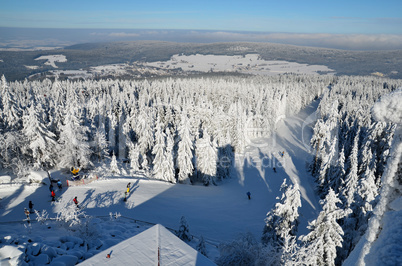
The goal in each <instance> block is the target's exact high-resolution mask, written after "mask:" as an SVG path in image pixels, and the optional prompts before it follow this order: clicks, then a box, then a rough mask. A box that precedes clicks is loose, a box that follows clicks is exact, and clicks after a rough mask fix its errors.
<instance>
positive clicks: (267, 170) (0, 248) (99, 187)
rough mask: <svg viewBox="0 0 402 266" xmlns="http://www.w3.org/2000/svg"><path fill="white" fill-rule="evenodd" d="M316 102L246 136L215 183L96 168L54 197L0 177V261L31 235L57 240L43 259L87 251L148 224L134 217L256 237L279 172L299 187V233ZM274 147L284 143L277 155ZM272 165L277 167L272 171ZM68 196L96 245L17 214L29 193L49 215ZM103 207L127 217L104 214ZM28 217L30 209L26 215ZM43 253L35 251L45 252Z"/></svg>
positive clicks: (309, 195)
mask: <svg viewBox="0 0 402 266" xmlns="http://www.w3.org/2000/svg"><path fill="white" fill-rule="evenodd" d="M316 106H317V103H313V104H312V105H311V106H308V107H307V108H306V109H304V110H302V112H300V113H299V114H298V115H296V116H293V117H289V118H286V119H284V120H283V121H279V122H278V123H277V134H276V135H275V136H272V137H271V138H270V139H258V140H250V141H249V143H248V146H247V147H246V150H245V152H244V154H242V155H237V157H236V169H237V172H236V173H235V174H234V175H233V177H232V178H231V179H228V180H225V181H224V182H223V184H220V185H219V186H209V187H205V186H202V185H194V186H191V185H182V184H170V183H165V182H160V181H154V180H147V179H145V178H141V176H140V175H139V176H138V177H129V176H118V177H110V176H103V177H101V178H100V179H99V180H98V181H94V182H92V183H90V184H87V185H84V186H77V187H68V188H66V187H64V188H63V189H62V190H60V191H59V190H56V195H57V196H58V197H60V201H59V202H56V203H53V202H51V201H50V192H49V188H48V187H47V186H43V185H38V184H36V185H34V184H32V185H27V184H0V198H1V200H0V217H1V222H0V241H1V242H0V261H3V262H4V261H8V259H7V257H13V258H14V259H15V260H17V259H18V256H19V255H18V254H20V253H21V250H25V249H24V246H30V252H31V254H33V253H32V248H33V244H34V243H36V244H35V245H39V246H42V247H43V246H53V247H55V246H59V247H63V248H58V249H57V250H55V251H54V252H53V251H52V252H50V251H49V252H48V253H49V254H48V257H49V259H51V258H53V257H59V254H69V255H71V256H76V257H80V256H81V257H83V258H87V257H89V256H91V255H93V254H95V253H98V252H100V251H101V250H104V249H105V248H107V247H110V246H112V245H114V244H117V243H119V242H120V241H122V240H124V239H127V238H129V237H131V236H133V235H135V234H138V233H139V232H142V231H143V230H145V229H147V228H148V227H149V226H150V224H145V223H140V222H137V223H136V222H135V221H134V220H135V219H136V220H141V221H146V222H149V223H154V224H156V223H160V224H162V225H164V226H165V227H167V228H173V229H178V227H179V221H180V218H181V216H185V217H186V219H187V222H188V224H189V226H190V233H191V234H193V235H195V236H197V237H198V236H201V235H202V236H203V237H204V238H205V239H206V241H207V242H208V243H211V244H218V243H221V242H224V241H229V240H232V239H233V238H235V237H236V236H237V235H238V234H240V233H244V232H251V233H253V234H254V235H255V236H256V238H257V239H258V238H259V237H260V236H261V233H262V229H263V226H264V218H265V216H266V213H267V212H268V211H269V210H270V209H271V207H272V206H273V204H275V203H276V202H277V200H276V197H277V196H280V192H279V188H280V185H281V184H282V182H283V179H284V178H287V179H288V180H291V181H292V182H293V183H297V184H298V185H299V187H300V190H301V194H302V208H301V210H300V213H301V217H300V219H301V224H300V226H299V228H300V230H299V233H303V234H305V233H306V232H307V231H306V229H305V227H306V225H307V221H311V220H312V219H314V218H315V217H316V215H317V213H318V212H319V207H318V206H319V204H318V199H317V197H316V196H315V193H314V191H313V181H312V178H311V177H310V176H309V174H308V173H307V172H306V162H307V161H308V160H310V155H309V152H308V145H305V144H306V143H309V141H308V140H309V139H310V137H311V133H312V132H311V128H310V127H309V125H307V124H306V123H304V121H306V118H308V117H309V116H310V115H311V114H312V113H313V112H314V111H315V109H316ZM302 133H303V134H302ZM303 140H304V141H303ZM281 151H285V155H284V156H283V157H282V156H281V154H280V152H281ZM273 167H276V170H277V172H276V173H275V172H274V171H273ZM52 176H53V178H61V179H62V180H64V179H65V178H66V177H67V175H66V174H63V173H62V172H60V171H55V172H53V173H52ZM128 182H131V185H132V187H131V192H130V195H129V197H128V200H127V202H123V197H124V191H125V187H126V185H127V183H128ZM247 191H250V192H251V200H248V199H247V195H246V192H247ZM74 196H77V197H78V201H79V202H80V205H81V206H82V208H83V211H85V213H86V214H87V215H90V216H92V217H94V218H93V220H92V222H91V224H95V225H96V226H95V227H96V228H97V230H96V231H97V234H98V235H97V236H96V238H97V239H101V240H102V241H103V242H104V243H103V246H102V247H99V249H97V244H96V243H94V244H93V246H92V247H91V248H85V249H83V247H82V246H80V243H78V242H79V241H78V240H77V239H74V238H73V239H71V238H68V239H61V237H62V236H63V235H65V234H68V235H71V231H70V232H68V231H67V230H66V229H65V227H63V226H60V222H59V223H56V222H53V221H47V222H46V223H45V224H41V223H39V222H34V223H32V227H27V226H26V225H27V222H25V221H23V220H24V218H25V215H24V207H28V201H29V200H32V202H33V203H34V204H35V205H34V209H36V210H40V211H41V213H42V214H43V212H44V210H46V211H47V212H48V213H49V217H52V218H55V217H56V215H57V213H58V212H62V211H63V210H65V209H66V208H68V207H69V206H71V205H73V202H72V199H73V197H74ZM73 207H74V206H73ZM110 213H113V214H116V213H117V214H120V215H121V216H124V217H126V218H123V217H119V218H118V219H112V220H113V221H111V220H110V218H109V214H110ZM35 217H36V215H35V214H31V219H32V220H35ZM49 227H50V228H49ZM81 234H82V233H81ZM28 239H30V240H31V243H30V242H29V241H28ZM193 242H194V243H190V244H191V245H192V246H195V245H196V244H197V242H196V240H194V241H193ZM98 244H99V243H98ZM68 247H70V248H68ZM207 249H208V251H209V257H210V258H211V259H212V260H213V259H214V258H215V257H216V256H218V255H219V254H218V252H217V249H216V247H215V246H214V245H207ZM10 250H11V251H12V252H14V253H10V252H11V251H10ZM18 250H20V251H18ZM45 250H46V249H45ZM63 252H65V253H63ZM76 253H77V254H76ZM10 254H15V255H10ZM74 254H75V255H74ZM31 257H32V260H31V261H35V260H36V259H38V257H37V256H34V255H31ZM43 257H44V256H42V258H40V259H43V260H46V259H47V258H43ZM66 258H68V257H66Z"/></svg>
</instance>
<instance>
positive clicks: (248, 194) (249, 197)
mask: <svg viewBox="0 0 402 266" xmlns="http://www.w3.org/2000/svg"><path fill="white" fill-rule="evenodd" d="M247 197H248V199H249V200H250V199H251V193H250V191H248V192H247Z"/></svg>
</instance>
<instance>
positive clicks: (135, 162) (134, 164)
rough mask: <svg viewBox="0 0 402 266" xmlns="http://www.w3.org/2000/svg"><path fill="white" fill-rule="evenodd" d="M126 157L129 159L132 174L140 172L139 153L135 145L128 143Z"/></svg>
mask: <svg viewBox="0 0 402 266" xmlns="http://www.w3.org/2000/svg"><path fill="white" fill-rule="evenodd" d="M128 156H129V158H130V167H131V170H132V171H134V172H136V171H138V170H140V163H139V159H140V152H139V150H138V146H137V144H134V143H132V142H130V144H129V151H128Z"/></svg>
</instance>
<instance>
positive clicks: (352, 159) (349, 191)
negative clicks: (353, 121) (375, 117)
mask: <svg viewBox="0 0 402 266" xmlns="http://www.w3.org/2000/svg"><path fill="white" fill-rule="evenodd" d="M359 132H360V130H358V132H357V134H356V135H355V138H354V141H353V148H352V151H351V153H350V156H349V173H348V174H347V175H346V178H345V184H344V187H343V189H342V190H341V191H342V192H341V194H342V198H343V199H344V202H345V206H346V207H347V208H349V207H350V206H351V205H352V203H353V202H354V201H355V192H356V189H357V183H358V179H359V177H358V152H359V146H358V145H359Z"/></svg>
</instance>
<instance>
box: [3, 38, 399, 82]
mask: <svg viewBox="0 0 402 266" xmlns="http://www.w3.org/2000/svg"><path fill="white" fill-rule="evenodd" d="M250 53H256V54H259V55H260V56H261V57H262V58H263V59H265V60H286V61H290V62H298V63H304V64H310V65H315V64H318V65H325V66H328V67H329V68H331V69H334V70H335V71H336V72H337V74H338V75H371V74H372V73H375V72H378V73H380V74H382V75H383V76H387V77H390V78H402V73H400V72H398V71H399V70H400V66H401V65H402V50H394V51H346V50H337V49H327V48H315V47H302V46H294V45H285V44H273V43H251V42H250V43H248V42H247V43H246V42H230V43H208V44H197V43H175V42H161V41H132V42H109V43H85V44H77V45H72V46H67V47H65V48H63V49H55V50H48V51H44V50H43V51H0V74H4V75H5V76H6V78H7V80H9V81H12V80H22V79H24V78H26V77H28V76H29V75H32V74H35V73H43V72H46V71H48V70H52V69H54V68H52V67H51V66H48V65H43V62H40V61H35V59H36V58H38V57H40V56H43V55H55V54H62V55H65V56H66V58H67V62H62V63H59V64H58V67H59V69H61V70H76V69H82V68H87V67H91V66H98V65H105V64H117V63H127V62H128V63H132V62H135V61H142V62H144V61H146V62H154V61H164V60H168V59H169V58H170V57H171V56H172V55H174V54H185V55H190V54H215V55H245V54H250ZM1 60H2V61H1ZM378 73H377V74H378Z"/></svg>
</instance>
